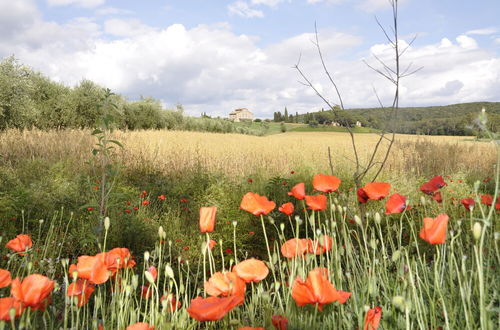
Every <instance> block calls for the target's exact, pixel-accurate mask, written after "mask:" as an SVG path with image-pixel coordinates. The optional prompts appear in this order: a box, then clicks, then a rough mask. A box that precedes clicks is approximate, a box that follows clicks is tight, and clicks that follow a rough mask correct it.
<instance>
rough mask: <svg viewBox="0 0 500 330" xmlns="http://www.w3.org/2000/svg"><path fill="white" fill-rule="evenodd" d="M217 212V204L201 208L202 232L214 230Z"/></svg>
mask: <svg viewBox="0 0 500 330" xmlns="http://www.w3.org/2000/svg"><path fill="white" fill-rule="evenodd" d="M216 213H217V207H216V206H211V207H202V208H200V231H201V232H202V233H211V232H213V231H214V227H215V214H216Z"/></svg>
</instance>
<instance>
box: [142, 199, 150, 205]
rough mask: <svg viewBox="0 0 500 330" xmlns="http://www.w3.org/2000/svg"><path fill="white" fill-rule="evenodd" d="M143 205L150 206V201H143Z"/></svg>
mask: <svg viewBox="0 0 500 330" xmlns="http://www.w3.org/2000/svg"><path fill="white" fill-rule="evenodd" d="M141 204H142V205H149V201H148V200H144V201H142V203H141Z"/></svg>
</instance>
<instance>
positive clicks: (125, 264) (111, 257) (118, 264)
mask: <svg viewBox="0 0 500 330" xmlns="http://www.w3.org/2000/svg"><path fill="white" fill-rule="evenodd" d="M135 264H136V262H135V261H134V259H133V258H132V255H131V254H130V251H129V249H127V248H114V249H112V250H110V251H108V252H107V253H106V265H107V267H108V269H109V270H111V271H112V272H113V273H115V272H116V271H117V270H119V269H122V268H132V267H134V266H135Z"/></svg>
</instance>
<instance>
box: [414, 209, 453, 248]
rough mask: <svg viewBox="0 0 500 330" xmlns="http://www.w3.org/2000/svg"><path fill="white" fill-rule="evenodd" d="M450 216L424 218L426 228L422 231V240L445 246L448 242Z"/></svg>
mask: <svg viewBox="0 0 500 330" xmlns="http://www.w3.org/2000/svg"><path fill="white" fill-rule="evenodd" d="M447 226H448V215H446V214H440V215H438V216H437V217H436V218H424V227H423V228H422V230H420V238H421V239H423V240H424V241H426V242H429V243H430V244H443V243H444V242H445V240H446V228H447Z"/></svg>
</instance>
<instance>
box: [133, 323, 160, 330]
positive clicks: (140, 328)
mask: <svg viewBox="0 0 500 330" xmlns="http://www.w3.org/2000/svg"><path fill="white" fill-rule="evenodd" d="M154 328H155V327H154V326H150V325H149V323H146V322H137V323H134V324H131V325H129V326H128V327H127V330H154Z"/></svg>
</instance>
